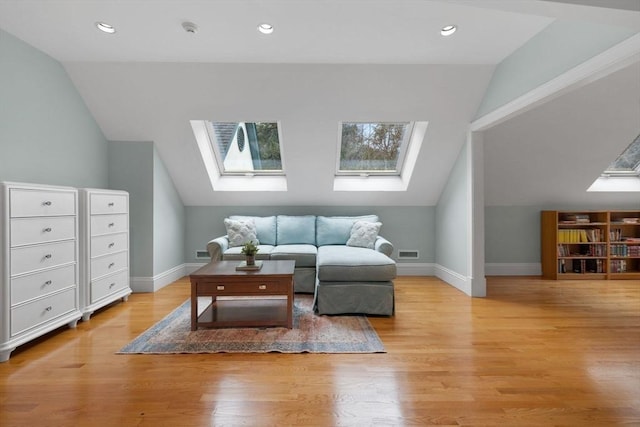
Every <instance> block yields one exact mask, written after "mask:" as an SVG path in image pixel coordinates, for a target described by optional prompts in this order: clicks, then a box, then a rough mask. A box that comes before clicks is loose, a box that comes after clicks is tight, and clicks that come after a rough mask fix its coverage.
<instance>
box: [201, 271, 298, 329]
mask: <svg viewBox="0 0 640 427" xmlns="http://www.w3.org/2000/svg"><path fill="white" fill-rule="evenodd" d="M239 263H240V261H214V262H211V263H209V264H207V265H205V266H204V267H202V268H200V269H198V270H196V271H195V272H193V274H191V275H190V276H189V278H190V279H191V330H192V331H195V330H197V329H198V327H199V326H204V327H214V328H223V327H262V326H285V327H287V328H289V329H291V328H292V327H293V271H294V268H295V264H296V263H295V261H263V264H262V268H261V269H260V270H255V271H236V266H237V265H238V264H239ZM202 296H210V297H211V304H210V305H209V306H208V307H207V308H206V309H205V310H204V312H203V313H202V314H200V316H198V297H202ZM274 296H282V297H286V298H273V297H274ZM218 297H241V298H225V299H220V300H218ZM245 297H250V298H245ZM261 297H269V298H261Z"/></svg>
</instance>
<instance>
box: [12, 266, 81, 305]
mask: <svg viewBox="0 0 640 427" xmlns="http://www.w3.org/2000/svg"><path fill="white" fill-rule="evenodd" d="M75 284H76V269H75V265H67V266H65V267H59V268H54V269H51V270H45V271H42V272H40V273H35V274H29V275H27V276H20V277H16V278H13V279H11V305H16V304H19V303H21V302H25V301H29V300H31V299H34V298H37V297H40V296H43V295H46V294H49V293H52V292H57V291H59V290H60V289H64V288H67V287H69V286H72V285H75Z"/></svg>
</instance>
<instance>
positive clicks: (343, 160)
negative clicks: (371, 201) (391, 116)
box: [338, 122, 411, 173]
mask: <svg viewBox="0 0 640 427" xmlns="http://www.w3.org/2000/svg"><path fill="white" fill-rule="evenodd" d="M410 134H411V124H410V123H353V122H350V123H342V136H341V144H340V163H339V166H338V172H343V173H344V172H347V173H349V172H352V173H353V172H360V173H362V172H374V173H380V172H386V173H399V171H400V169H401V166H402V165H401V163H402V160H403V158H402V155H403V153H404V152H405V151H406V145H407V141H408V139H409V136H410Z"/></svg>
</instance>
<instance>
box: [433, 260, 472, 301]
mask: <svg viewBox="0 0 640 427" xmlns="http://www.w3.org/2000/svg"><path fill="white" fill-rule="evenodd" d="M434 270H435V276H436V277H437V278H438V279H440V280H443V281H445V282H447V283H448V284H450V285H451V286H453V287H454V288H456V289H459V290H461V291H462V292H464V293H465V294H467V295H471V278H470V277H467V276H463V275H462V274H460V273H456V272H455V271H453V270H449V269H448V268H447V267H443V266H442V265H439V264H435V267H434Z"/></svg>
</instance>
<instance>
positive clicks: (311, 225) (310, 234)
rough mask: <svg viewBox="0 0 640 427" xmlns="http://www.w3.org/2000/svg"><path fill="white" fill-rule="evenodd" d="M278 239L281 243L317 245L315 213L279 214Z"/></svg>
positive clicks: (279, 243) (277, 241)
mask: <svg viewBox="0 0 640 427" xmlns="http://www.w3.org/2000/svg"><path fill="white" fill-rule="evenodd" d="M277 223H278V225H277V228H276V232H277V239H276V243H277V244H278V246H279V245H297V244H305V245H315V244H316V217H315V215H297V216H289V215H278V217H277Z"/></svg>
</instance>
